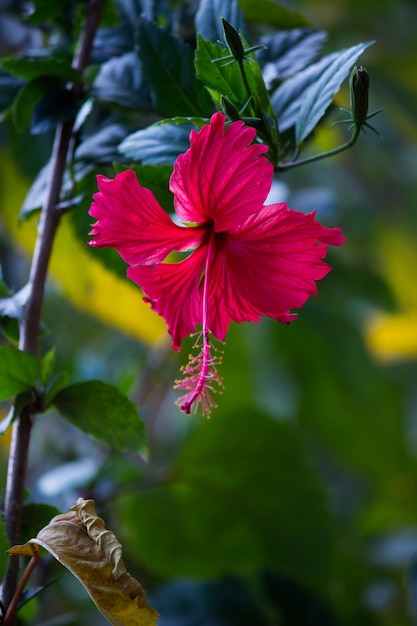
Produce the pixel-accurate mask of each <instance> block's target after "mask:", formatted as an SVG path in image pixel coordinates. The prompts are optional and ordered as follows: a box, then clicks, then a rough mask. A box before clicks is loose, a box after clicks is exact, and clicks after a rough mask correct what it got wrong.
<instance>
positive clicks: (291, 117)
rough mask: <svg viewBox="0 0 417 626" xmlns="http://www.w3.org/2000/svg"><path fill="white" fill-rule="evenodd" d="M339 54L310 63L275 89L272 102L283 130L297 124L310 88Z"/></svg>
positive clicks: (334, 53) (335, 53)
mask: <svg viewBox="0 0 417 626" xmlns="http://www.w3.org/2000/svg"><path fill="white" fill-rule="evenodd" d="M337 56H338V53H337V52H333V53H332V54H329V55H326V56H325V57H323V58H322V59H320V61H317V62H316V63H313V64H312V65H309V66H308V67H306V68H305V69H304V70H301V72H298V73H297V74H296V75H295V76H291V77H290V78H288V79H287V80H285V81H284V82H283V83H282V85H280V86H279V87H278V89H276V90H275V91H274V93H273V94H272V96H271V102H272V106H273V108H274V111H275V113H276V116H277V118H278V124H279V129H280V131H281V132H283V131H286V130H288V129H289V128H292V127H293V126H295V124H296V122H297V119H298V117H299V114H300V109H301V107H302V105H303V103H304V100H305V95H306V93H307V91H308V89H310V87H311V86H312V85H313V84H314V83H316V82H317V81H318V80H319V79H320V77H321V76H322V75H323V72H324V71H325V70H326V69H327V68H328V67H329V66H330V65H331V64H332V63H333V61H335V59H336V58H337Z"/></svg>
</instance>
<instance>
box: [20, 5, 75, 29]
mask: <svg viewBox="0 0 417 626" xmlns="http://www.w3.org/2000/svg"><path fill="white" fill-rule="evenodd" d="M71 3H72V0H33V2H32V3H31V7H32V11H31V12H30V13H29V15H28V16H27V18H26V19H27V21H28V22H29V23H30V24H45V22H50V21H51V20H54V19H55V18H56V17H59V16H60V15H61V14H62V11H63V10H64V8H65V7H66V6H67V5H68V4H71Z"/></svg>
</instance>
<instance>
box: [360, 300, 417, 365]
mask: <svg viewBox="0 0 417 626" xmlns="http://www.w3.org/2000/svg"><path fill="white" fill-rule="evenodd" d="M365 332H366V340H367V344H368V346H369V348H370V349H371V350H372V352H373V353H374V354H375V355H376V356H377V357H378V358H379V359H381V361H386V362H390V361H401V360H404V359H415V358H416V355H417V311H415V312H412V313H409V314H407V313H404V314H402V315H399V314H398V315H385V314H383V313H377V314H374V315H373V316H372V317H371V319H370V320H369V321H368V323H367V325H366V328H365Z"/></svg>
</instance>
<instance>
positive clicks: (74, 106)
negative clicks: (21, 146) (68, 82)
mask: <svg viewBox="0 0 417 626" xmlns="http://www.w3.org/2000/svg"><path fill="white" fill-rule="evenodd" d="M39 80H43V79H39ZM50 82H52V81H50ZM78 109H79V101H78V98H77V96H76V94H75V93H74V92H73V91H68V90H67V89H65V88H64V87H62V85H57V88H55V89H54V90H53V91H52V93H51V94H49V95H47V96H46V97H45V98H42V100H41V101H40V102H39V103H37V104H36V106H35V108H34V110H33V118H32V125H31V133H32V134H34V135H35V134H40V133H45V132H47V131H48V130H51V129H54V128H56V127H57V126H58V124H60V123H61V122H63V121H65V120H69V119H71V118H74V117H75V116H76V115H77V113H78Z"/></svg>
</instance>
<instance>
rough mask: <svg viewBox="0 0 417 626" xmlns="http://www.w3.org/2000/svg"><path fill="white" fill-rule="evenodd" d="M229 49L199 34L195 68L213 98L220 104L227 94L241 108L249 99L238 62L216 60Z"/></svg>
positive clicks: (225, 54)
mask: <svg viewBox="0 0 417 626" xmlns="http://www.w3.org/2000/svg"><path fill="white" fill-rule="evenodd" d="M228 55H229V51H228V50H227V49H226V48H224V47H222V46H220V45H219V44H217V43H212V42H211V41H209V40H208V39H204V37H202V36H201V35H198V36H197V50H196V53H195V69H196V73H197V78H199V79H200V80H201V82H202V83H204V85H205V86H206V88H207V89H208V90H209V92H210V94H211V96H212V98H213V99H214V100H215V102H217V103H218V104H219V105H220V104H221V100H222V96H226V97H227V98H229V100H230V101H231V102H232V103H233V104H234V105H235V106H236V108H237V109H238V110H240V109H241V108H242V107H243V106H244V104H245V103H246V101H247V99H248V94H247V92H246V88H245V85H244V83H243V80H242V75H241V73H240V71H239V67H238V64H237V63H230V64H228V65H226V64H225V63H223V62H222V61H216V62H214V63H213V61H214V60H215V59H220V58H222V57H227V56H228Z"/></svg>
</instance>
